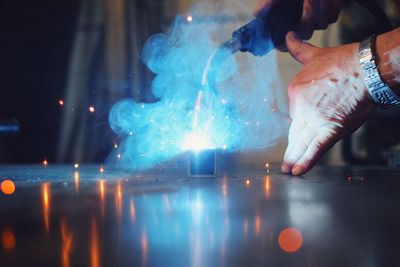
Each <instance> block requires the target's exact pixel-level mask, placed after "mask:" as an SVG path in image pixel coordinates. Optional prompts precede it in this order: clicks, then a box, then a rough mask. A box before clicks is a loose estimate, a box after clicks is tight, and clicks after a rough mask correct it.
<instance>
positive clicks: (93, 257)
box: [90, 218, 100, 267]
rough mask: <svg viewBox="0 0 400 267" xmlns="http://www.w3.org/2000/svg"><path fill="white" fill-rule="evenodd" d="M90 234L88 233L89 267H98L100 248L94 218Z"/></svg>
mask: <svg viewBox="0 0 400 267" xmlns="http://www.w3.org/2000/svg"><path fill="white" fill-rule="evenodd" d="M90 228H91V231H90V232H91V233H90V236H91V237H90V266H91V267H100V246H99V236H98V231H97V223H96V220H95V219H94V218H92V223H91V227H90Z"/></svg>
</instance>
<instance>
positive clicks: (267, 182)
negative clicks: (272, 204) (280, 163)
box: [265, 176, 271, 198]
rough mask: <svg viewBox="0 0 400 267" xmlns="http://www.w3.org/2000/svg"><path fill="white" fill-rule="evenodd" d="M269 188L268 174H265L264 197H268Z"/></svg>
mask: <svg viewBox="0 0 400 267" xmlns="http://www.w3.org/2000/svg"><path fill="white" fill-rule="evenodd" d="M270 188H271V184H270V178H269V176H266V177H265V196H266V198H269V194H270Z"/></svg>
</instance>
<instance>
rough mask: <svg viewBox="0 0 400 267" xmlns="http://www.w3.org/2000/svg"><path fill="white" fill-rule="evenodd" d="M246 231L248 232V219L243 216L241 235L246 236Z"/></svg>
mask: <svg viewBox="0 0 400 267" xmlns="http://www.w3.org/2000/svg"><path fill="white" fill-rule="evenodd" d="M248 232H249V219H247V217H245V218H244V220H243V235H244V236H245V237H247V234H248Z"/></svg>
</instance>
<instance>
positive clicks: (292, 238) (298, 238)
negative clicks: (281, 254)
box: [278, 227, 303, 253]
mask: <svg viewBox="0 0 400 267" xmlns="http://www.w3.org/2000/svg"><path fill="white" fill-rule="evenodd" d="M278 242H279V246H280V247H281V249H282V250H283V251H285V252H287V253H293V252H296V251H298V250H299V249H300V248H301V246H302V245H303V235H302V233H301V232H300V230H299V229H297V228H294V227H290V228H285V229H283V230H282V231H281V233H280V234H279V239H278Z"/></svg>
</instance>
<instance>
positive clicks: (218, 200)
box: [0, 165, 400, 267]
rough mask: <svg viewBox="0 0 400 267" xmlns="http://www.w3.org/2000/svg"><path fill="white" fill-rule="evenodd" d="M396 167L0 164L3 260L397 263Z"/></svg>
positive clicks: (399, 194) (399, 187) (399, 182)
mask: <svg viewBox="0 0 400 267" xmlns="http://www.w3.org/2000/svg"><path fill="white" fill-rule="evenodd" d="M398 173H399V171H398V169H397V170H396V169H373V168H369V169H356V168H348V169H343V168H342V169H339V168H330V169H326V168H323V169H322V168H320V169H318V168H317V169H315V170H314V171H312V172H311V173H310V174H309V175H307V176H305V177H303V178H296V177H290V176H284V175H281V174H279V172H278V171H277V168H276V170H275V168H272V169H271V172H266V171H265V170H264V171H263V170H260V171H249V172H245V171H243V172H235V173H229V172H227V173H226V174H225V175H223V176H222V177H221V176H219V177H217V178H205V179H201V178H198V179H193V178H187V177H185V175H184V174H176V175H173V174H168V175H167V174H165V173H164V174H162V173H159V174H157V173H155V172H154V173H147V174H141V175H132V174H129V173H121V172H115V171H110V170H107V169H105V170H104V172H100V171H99V167H98V166H83V167H79V170H75V169H74V168H73V166H51V165H48V166H46V167H45V166H2V167H1V166H0V182H1V181H3V180H5V179H10V180H12V181H14V183H15V186H16V190H15V192H14V193H12V194H10V195H5V194H4V193H0V218H1V219H0V237H1V247H0V266H2V267H3V266H92V267H97V266H399V265H400V253H399V248H400V246H399V240H400V213H399V204H400V175H398Z"/></svg>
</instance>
